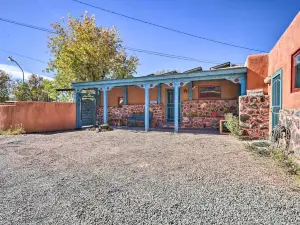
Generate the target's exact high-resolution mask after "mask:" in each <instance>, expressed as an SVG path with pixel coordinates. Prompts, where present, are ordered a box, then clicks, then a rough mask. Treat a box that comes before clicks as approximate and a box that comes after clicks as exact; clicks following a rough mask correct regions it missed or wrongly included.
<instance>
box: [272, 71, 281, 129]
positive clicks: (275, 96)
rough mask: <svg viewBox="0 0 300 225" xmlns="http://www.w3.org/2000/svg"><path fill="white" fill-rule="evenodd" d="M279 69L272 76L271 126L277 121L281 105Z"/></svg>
mask: <svg viewBox="0 0 300 225" xmlns="http://www.w3.org/2000/svg"><path fill="white" fill-rule="evenodd" d="M281 85H282V84H281V70H280V71H278V72H277V73H275V74H274V75H273V76H272V128H273V127H274V126H276V125H277V124H278V122H279V110H280V109H281V106H282V86H281Z"/></svg>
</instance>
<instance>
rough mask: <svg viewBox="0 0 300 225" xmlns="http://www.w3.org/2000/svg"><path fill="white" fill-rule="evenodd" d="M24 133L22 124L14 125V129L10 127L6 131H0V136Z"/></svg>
mask: <svg viewBox="0 0 300 225" xmlns="http://www.w3.org/2000/svg"><path fill="white" fill-rule="evenodd" d="M25 133H26V131H25V129H24V127H23V125H22V124H16V125H15V127H13V126H10V128H9V129H8V130H0V135H19V134H25Z"/></svg>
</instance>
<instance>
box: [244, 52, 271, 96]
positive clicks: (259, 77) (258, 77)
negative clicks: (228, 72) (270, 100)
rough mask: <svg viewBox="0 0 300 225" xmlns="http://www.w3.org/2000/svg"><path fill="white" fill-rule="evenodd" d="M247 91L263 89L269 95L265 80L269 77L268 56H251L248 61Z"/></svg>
mask: <svg viewBox="0 0 300 225" xmlns="http://www.w3.org/2000/svg"><path fill="white" fill-rule="evenodd" d="M245 66H246V67H247V69H248V71H247V90H254V89H263V90H264V93H265V94H267V93H268V85H267V84H265V83H264V79H265V78H266V77H267V76H268V54H258V55H249V56H248V57H247V60H246V65H245Z"/></svg>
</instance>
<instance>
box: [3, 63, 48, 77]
mask: <svg viewBox="0 0 300 225" xmlns="http://www.w3.org/2000/svg"><path fill="white" fill-rule="evenodd" d="M0 70H3V71H5V72H6V73H8V74H9V75H11V76H12V78H13V79H23V73H22V71H21V70H20V68H19V67H17V66H11V65H6V64H0ZM31 74H32V73H30V72H27V71H24V78H25V80H28V77H29V76H30V75H31ZM37 75H39V74H37ZM39 76H41V77H43V78H44V79H47V80H53V78H51V77H47V76H44V75H39Z"/></svg>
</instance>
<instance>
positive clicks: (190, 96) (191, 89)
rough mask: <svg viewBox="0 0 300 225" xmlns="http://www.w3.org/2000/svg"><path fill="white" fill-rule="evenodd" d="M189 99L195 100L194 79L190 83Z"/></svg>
mask: <svg viewBox="0 0 300 225" xmlns="http://www.w3.org/2000/svg"><path fill="white" fill-rule="evenodd" d="M189 100H193V81H191V82H190V83H189Z"/></svg>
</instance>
